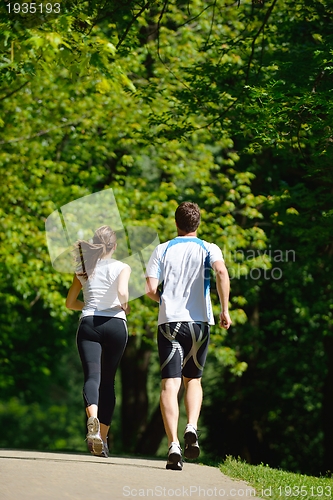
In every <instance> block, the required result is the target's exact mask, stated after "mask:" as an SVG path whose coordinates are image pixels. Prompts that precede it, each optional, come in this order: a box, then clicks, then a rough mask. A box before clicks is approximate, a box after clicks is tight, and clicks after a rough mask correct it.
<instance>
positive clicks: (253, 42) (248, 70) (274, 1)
mask: <svg viewBox="0 0 333 500" xmlns="http://www.w3.org/2000/svg"><path fill="white" fill-rule="evenodd" d="M276 3H277V0H273V3H272V5H271V6H270V7H269V8H268V9H267V12H266V14H265V17H264V22H263V23H262V25H261V26H260V28H259V30H258V32H257V33H256V35H254V37H253V40H252V44H251V54H250V58H249V62H248V65H247V70H246V78H245V85H247V83H248V80H249V76H250V68H251V63H252V60H253V57H254V49H255V45H256V41H257V38H258V36H259V35H260V33H261V32H262V31H263V30H264V28H265V26H266V24H267V22H268V19H269V18H270V15H271V13H272V11H273V9H274V7H275V5H276Z"/></svg>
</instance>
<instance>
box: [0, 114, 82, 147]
mask: <svg viewBox="0 0 333 500" xmlns="http://www.w3.org/2000/svg"><path fill="white" fill-rule="evenodd" d="M86 116H88V114H85V115H83V116H81V118H78V119H77V120H74V121H72V122H68V123H62V124H61V125H57V126H56V127H51V128H48V129H46V130H40V131H39V132H36V133H35V134H32V135H26V136H23V137H16V138H15V139H10V140H9V141H0V145H2V144H12V143H14V142H22V141H29V140H30V139H34V138H35V137H40V136H42V135H46V134H49V133H50V132H53V131H54V130H58V129H61V128H65V127H70V126H71V125H77V124H78V123H80V122H82V121H83V120H84V119H85V118H86Z"/></svg>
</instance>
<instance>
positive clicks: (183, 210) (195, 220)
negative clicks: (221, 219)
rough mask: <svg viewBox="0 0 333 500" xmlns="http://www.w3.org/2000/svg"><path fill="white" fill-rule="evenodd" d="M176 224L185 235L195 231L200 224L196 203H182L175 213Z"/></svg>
mask: <svg viewBox="0 0 333 500" xmlns="http://www.w3.org/2000/svg"><path fill="white" fill-rule="evenodd" d="M175 219H176V224H177V226H178V227H179V229H181V230H182V231H184V232H185V233H192V232H193V231H196V230H197V229H198V227H199V224H200V208H199V207H198V205H197V204H196V203H191V202H190V201H184V202H183V203H181V204H180V205H179V206H178V208H177V210H176V212H175Z"/></svg>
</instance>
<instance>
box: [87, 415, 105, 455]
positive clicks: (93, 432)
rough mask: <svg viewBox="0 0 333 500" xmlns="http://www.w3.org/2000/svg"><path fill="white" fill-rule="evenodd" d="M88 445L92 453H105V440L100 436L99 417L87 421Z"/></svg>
mask: <svg viewBox="0 0 333 500" xmlns="http://www.w3.org/2000/svg"><path fill="white" fill-rule="evenodd" d="M87 429H88V432H87V445H88V449H89V451H90V453H92V454H93V455H101V454H102V451H103V440H102V438H101V434H100V428H99V420H98V418H97V417H89V418H88V421H87Z"/></svg>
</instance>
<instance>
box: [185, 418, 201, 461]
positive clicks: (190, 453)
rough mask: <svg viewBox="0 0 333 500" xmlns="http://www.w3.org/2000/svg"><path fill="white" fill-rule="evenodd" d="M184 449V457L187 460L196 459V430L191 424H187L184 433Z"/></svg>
mask: <svg viewBox="0 0 333 500" xmlns="http://www.w3.org/2000/svg"><path fill="white" fill-rule="evenodd" d="M184 440H185V449H184V456H185V457H186V458H189V459H192V460H193V459H194V458H198V456H199V455H200V447H199V444H198V434H197V430H196V428H195V427H194V426H193V425H192V424H187V426H186V427H185V431H184Z"/></svg>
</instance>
